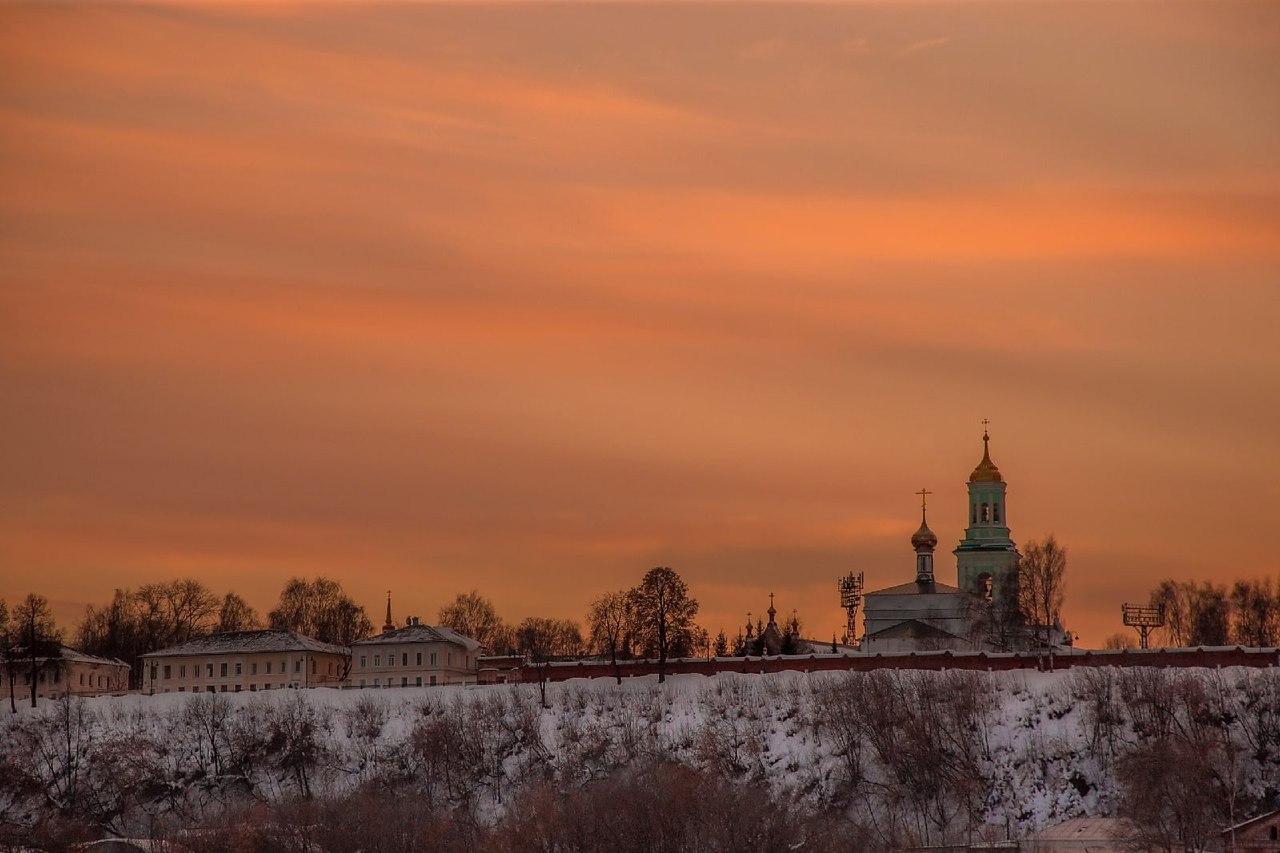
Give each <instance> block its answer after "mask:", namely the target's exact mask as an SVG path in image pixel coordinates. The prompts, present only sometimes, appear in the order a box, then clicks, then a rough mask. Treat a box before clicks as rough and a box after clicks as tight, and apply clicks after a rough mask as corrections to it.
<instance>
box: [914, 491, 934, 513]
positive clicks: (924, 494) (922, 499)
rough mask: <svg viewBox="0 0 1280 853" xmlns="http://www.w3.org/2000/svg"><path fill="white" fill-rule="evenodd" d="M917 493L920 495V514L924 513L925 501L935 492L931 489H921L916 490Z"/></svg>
mask: <svg viewBox="0 0 1280 853" xmlns="http://www.w3.org/2000/svg"><path fill="white" fill-rule="evenodd" d="M916 494H917V495H919V496H920V514H921V515H924V506H925V501H926V500H927V499H928V497H929V495H931V494H933V492H931V491H929V490H928V489H921V490H920V491H918V492H916Z"/></svg>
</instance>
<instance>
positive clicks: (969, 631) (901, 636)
mask: <svg viewBox="0 0 1280 853" xmlns="http://www.w3.org/2000/svg"><path fill="white" fill-rule="evenodd" d="M990 442H991V438H990V436H989V435H988V434H987V432H986V430H983V433H982V461H980V462H979V463H978V466H977V467H976V468H974V469H973V473H972V474H970V475H969V482H968V488H969V525H968V527H967V528H966V529H965V533H964V539H962V540H961V541H960V544H959V546H958V547H957V548H956V549H955V551H954V553H955V555H956V580H957V583H958V586H950V585H948V584H945V583H941V582H940V581H938V580H937V579H936V578H935V577H934V570H933V552H934V549H935V548H936V547H937V545H938V537H937V536H936V535H935V534H934V532H933V531H932V530H930V529H929V525H928V522H927V520H926V517H925V511H926V508H925V501H924V498H925V497H927V496H928V494H929V493H928V492H927V491H925V490H924V489H921V491H920V495H921V498H922V499H921V502H920V529H919V530H917V531H916V532H915V533H914V534H913V535H912V537H911V547H912V548H913V549H914V550H915V553H916V561H915V562H916V565H915V580H913V581H909V582H907V583H903V584H898V585H897V586H891V587H889V588H887V589H879V590H875V591H873V592H869V593H867V594H866V597H865V599H864V611H863V612H864V614H865V615H864V620H865V621H864V634H863V639H862V645H861V649H862V651H863V652H866V653H877V652H912V651H935V650H940V649H952V650H955V651H975V650H989V651H990V650H999V651H1003V650H1009V649H1012V648H1022V647H1025V645H1026V642H1025V641H1026V640H1027V639H1029V637H1030V634H1029V633H1028V632H1026V631H1025V630H1022V629H1020V627H1019V626H1017V625H1010V624H1009V620H1008V618H1006V617H1005V615H1004V614H1005V613H1007V612H1009V611H1008V610H1007V609H1006V608H1007V607H1008V605H1007V604H1005V603H1006V602H1009V601H1010V599H1011V597H1012V599H1013V600H1016V594H1017V582H1018V581H1017V578H1018V575H1017V572H1018V559H1019V554H1018V548H1017V546H1016V545H1015V544H1014V542H1013V540H1012V539H1011V538H1009V526H1008V520H1009V514H1008V508H1007V506H1006V504H1005V490H1006V484H1005V481H1004V477H1003V476H1001V474H1000V469H999V468H997V467H996V465H995V463H994V462H992V461H991V451H990Z"/></svg>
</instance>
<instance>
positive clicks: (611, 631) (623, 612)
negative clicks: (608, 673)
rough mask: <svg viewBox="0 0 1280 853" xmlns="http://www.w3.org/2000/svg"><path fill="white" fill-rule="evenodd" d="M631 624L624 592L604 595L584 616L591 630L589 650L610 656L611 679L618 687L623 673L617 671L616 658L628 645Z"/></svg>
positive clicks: (631, 612)
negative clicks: (615, 681) (611, 666)
mask: <svg viewBox="0 0 1280 853" xmlns="http://www.w3.org/2000/svg"><path fill="white" fill-rule="evenodd" d="M634 621H635V609H634V607H632V600H631V596H629V595H628V594H627V593H625V592H606V593H605V594H604V595H602V596H600V597H599V598H597V599H596V600H595V601H593V602H591V609H590V612H589V614H588V616H587V623H588V624H589V625H590V626H591V647H592V648H593V649H594V650H595V651H596V652H597V653H599V654H602V655H608V656H609V662H610V663H612V664H613V675H614V678H616V679H617V680H618V683H619V684H621V683H622V670H621V669H620V668H619V667H618V654H619V652H621V651H622V650H623V648H624V646H625V644H626V643H627V639H628V636H627V635H628V634H629V633H630V631H631V627H632V624H633V623H634Z"/></svg>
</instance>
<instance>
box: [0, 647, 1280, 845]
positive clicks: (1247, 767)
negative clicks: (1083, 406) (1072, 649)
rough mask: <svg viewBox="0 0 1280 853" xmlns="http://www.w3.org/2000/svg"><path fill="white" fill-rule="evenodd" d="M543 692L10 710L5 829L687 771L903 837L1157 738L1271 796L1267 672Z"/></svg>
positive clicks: (484, 820) (1, 738) (1041, 797)
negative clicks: (543, 699) (639, 771)
mask: <svg viewBox="0 0 1280 853" xmlns="http://www.w3.org/2000/svg"><path fill="white" fill-rule="evenodd" d="M547 700H548V705H549V707H548V708H547V709H543V708H542V707H541V705H540V699H539V691H538V687H537V685H519V686H495V687H467V688H438V687H437V688H421V689H417V688H408V689H396V690H382V691H337V690H329V689H317V690H308V691H272V692H264V693H239V694H167V695H163V696H127V697H117V698H103V699H94V700H70V701H63V702H50V703H46V704H44V705H42V706H41V707H40V708H39V709H36V710H30V709H27V710H23V711H20V712H19V713H18V714H16V715H9V714H7V713H6V714H5V719H4V722H3V723H0V726H2V728H0V743H2V744H3V747H2V750H3V752H2V754H0V771H2V772H0V778H2V779H3V782H0V798H2V799H0V812H3V815H4V824H3V831H4V832H6V833H7V837H9V838H11V839H22V840H24V841H27V842H29V841H31V840H32V838H33V837H36V836H38V835H39V834H40V833H42V832H45V833H48V834H50V835H51V836H52V834H53V829H50V827H52V826H54V825H55V824H56V821H57V820H60V821H63V822H64V823H65V822H68V821H70V822H74V823H76V825H77V827H79V830H78V831H82V832H85V831H100V832H107V833H118V834H146V833H151V834H155V833H158V832H167V833H172V832H174V831H178V830H179V829H183V830H190V829H193V828H196V829H199V828H201V827H208V826H210V825H217V824H218V823H219V821H220V820H222V819H224V817H225V816H226V815H232V814H242V813H243V809H245V808H247V807H249V806H251V805H256V806H258V807H260V808H261V807H267V808H269V807H272V806H273V805H278V804H284V803H290V802H294V801H298V800H305V801H308V802H312V803H334V804H338V805H341V804H342V803H343V802H346V798H349V797H351V796H353V795H355V794H357V793H362V792H366V793H367V792H370V791H375V792H387V794H386V795H387V796H392V795H395V794H397V792H399V793H404V792H406V791H411V792H412V794H413V801H414V802H416V803H418V804H419V806H420V807H421V808H422V809H423V810H425V811H427V812H430V813H440V814H447V815H449V819H450V820H454V821H456V820H457V819H458V816H459V815H462V816H464V818H465V820H466V821H468V822H469V823H470V824H471V825H473V826H474V827H476V829H477V831H478V832H484V831H486V830H488V829H492V828H493V827H498V826H500V825H502V824H503V823H504V821H510V820H513V819H515V818H514V817H513V816H519V814H520V813H521V802H522V798H525V797H529V796H532V794H531V793H530V792H531V791H533V790H535V789H536V790H537V791H538V792H539V795H540V796H547V795H548V794H547V792H548V791H550V792H551V795H552V796H562V797H563V796H567V794H566V792H572V791H575V790H579V789H585V788H588V787H590V786H591V785H592V784H595V783H596V782H598V781H599V780H604V779H609V778H612V777H615V776H618V775H619V774H626V773H631V772H634V771H635V769H636V768H638V767H653V766H671V765H675V766H682V767H685V768H689V769H692V770H694V771H697V773H698V774H699V775H700V776H702V777H704V778H713V779H715V780H719V781H720V782H723V783H725V784H729V785H740V786H745V787H746V788H749V789H751V790H753V791H756V792H764V793H766V794H768V795H769V801H770V802H774V803H785V804H788V805H789V808H791V809H793V810H799V812H800V813H803V814H808V815H813V816H822V817H823V818H824V820H827V821H831V820H836V821H839V822H842V823H843V825H844V827H845V830H846V836H847V837H854V836H856V837H857V838H859V839H861V841H860V842H859V845H860V846H882V847H885V848H893V847H895V846H899V845H904V844H911V843H932V844H938V843H943V842H951V841H963V840H976V839H990V840H994V839H1004V838H1015V839H1016V838H1020V837H1023V836H1025V835H1026V834H1027V833H1029V832H1031V831H1034V830H1036V829H1039V828H1041V827H1043V826H1046V825H1048V824H1052V823H1055V822H1057V821H1060V820H1062V819H1065V818H1068V817H1073V816H1078V815H1109V814H1114V813H1115V812H1116V810H1117V807H1118V806H1119V805H1120V804H1121V802H1122V800H1123V798H1124V796H1125V779H1126V778H1127V777H1126V772H1132V768H1130V766H1129V765H1134V766H1137V764H1136V762H1137V761H1138V759H1139V758H1140V757H1141V756H1143V755H1145V754H1146V753H1147V752H1150V751H1151V750H1155V749H1173V748H1175V747H1177V748H1179V749H1182V752H1179V753H1178V754H1179V755H1184V756H1191V758H1189V759H1187V758H1184V759H1183V766H1180V767H1175V768H1173V769H1174V770H1177V771H1179V772H1181V773H1183V774H1190V772H1191V771H1190V770H1189V769H1188V767H1187V766H1186V765H1185V762H1186V761H1201V762H1202V763H1203V764H1204V767H1203V768H1202V769H1203V770H1204V773H1203V774H1199V775H1194V778H1195V779H1197V780H1208V781H1207V782H1205V781H1200V782H1197V783H1196V784H1197V785H1200V786H1201V787H1202V788H1205V786H1208V787H1207V788H1205V789H1204V790H1203V791H1202V795H1203V797H1204V798H1205V799H1206V800H1210V801H1212V802H1214V803H1215V804H1216V803H1220V804H1221V805H1220V807H1219V806H1215V808H1219V811H1221V812H1222V814H1223V815H1226V816H1229V814H1230V813H1232V812H1234V814H1235V815H1237V816H1241V815H1247V814H1248V813H1251V811H1252V810H1253V809H1256V808H1260V807H1262V806H1263V805H1266V804H1268V803H1273V802H1274V801H1275V799H1276V797H1277V791H1278V789H1280V675H1277V672H1276V670H1274V669H1268V670H1250V669H1243V668H1240V669H1226V670H1159V669H1134V670H1116V669H1090V670H1076V671H1072V672H1065V673H1056V674H1055V673H1033V672H1011V673H972V672H941V673H929V672H915V671H902V670H894V671H890V670H886V671H880V672H874V673H823V674H810V675H803V674H799V673H780V674H777V675H755V676H748V675H734V674H727V673H726V674H721V675H718V676H715V677H712V678H706V677H702V676H676V677H674V678H672V679H669V680H668V682H667V683H666V684H662V685H659V684H657V683H656V681H655V680H654V679H653V678H644V679H635V680H632V681H626V682H624V683H623V684H621V685H617V684H615V683H614V682H612V681H609V680H603V679H601V680H594V681H581V680H580V681H569V682H564V683H560V684H552V685H549V686H548V689H547ZM1161 754H1163V753H1161ZM1197 756H1198V758H1197ZM1142 766H1150V765H1142ZM1157 766H1158V765H1157ZM1197 766H1198V765H1197ZM1127 768H1128V769H1127ZM1148 772H1149V771H1148ZM1197 773H1199V771H1198V770H1197ZM1187 778H1191V775H1188V776H1187ZM1175 781H1176V780H1175ZM1144 784H1145V785H1147V786H1148V787H1150V786H1151V785H1152V784H1154V782H1153V780H1151V779H1149V778H1147V779H1145V780H1144ZM1133 807H1134V808H1140V804H1138V803H1137V802H1136V800H1135V803H1134V806H1133ZM388 814H390V812H388ZM54 818H56V820H54ZM352 819H353V820H356V819H357V818H352ZM375 819H376V818H375ZM50 821H54V822H53V823H51V822H50ZM86 827H88V829H86ZM157 828H159V829H157ZM480 846H481V847H483V844H481V845H480ZM405 849H409V848H405ZM567 849H578V848H567Z"/></svg>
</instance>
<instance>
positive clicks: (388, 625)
mask: <svg viewBox="0 0 1280 853" xmlns="http://www.w3.org/2000/svg"><path fill="white" fill-rule="evenodd" d="M395 629H396V623H395V622H392V621H391V590H387V621H386V624H384V625H383V626H382V630H383V632H384V633H385V632H387V631H394V630H395Z"/></svg>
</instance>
